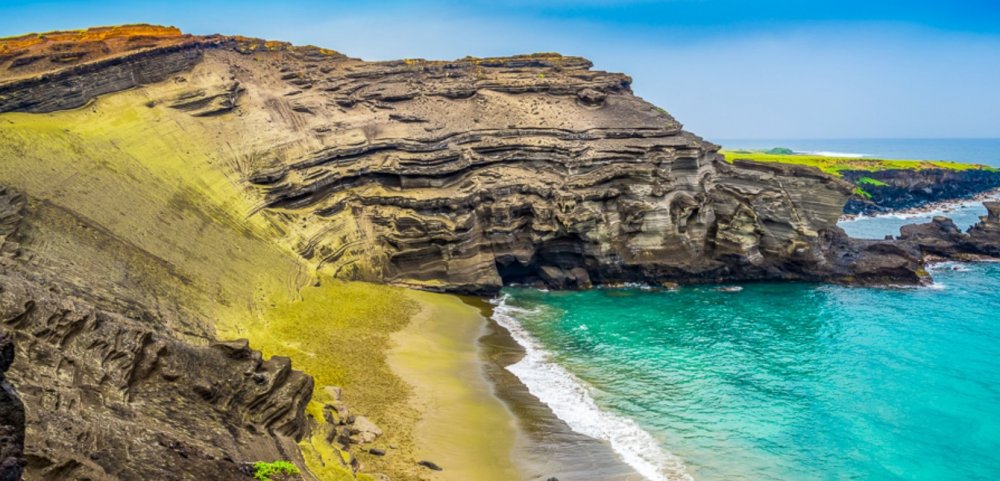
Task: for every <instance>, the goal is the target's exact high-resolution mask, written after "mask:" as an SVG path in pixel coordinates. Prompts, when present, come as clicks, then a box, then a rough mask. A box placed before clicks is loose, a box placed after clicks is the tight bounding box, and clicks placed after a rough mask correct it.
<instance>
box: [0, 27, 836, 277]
mask: <svg viewBox="0 0 1000 481" xmlns="http://www.w3.org/2000/svg"><path fill="white" fill-rule="evenodd" d="M178 35H179V34H175V33H172V32H171V33H169V35H163V36H162V37H155V36H152V37H150V36H147V38H145V39H144V40H143V42H144V43H142V44H141V45H142V46H143V47H142V48H139V49H135V50H132V49H129V48H126V49H124V50H121V51H116V50H115V48H114V46H113V45H112V46H109V47H108V49H107V50H109V51H110V52H111V53H106V54H105V55H104V56H103V57H101V58H98V59H96V60H93V61H90V62H83V61H81V63H70V65H68V66H66V67H64V68H62V69H58V70H55V71H46V72H45V73H43V74H41V76H27V77H26V76H25V75H23V74H18V73H17V72H18V69H20V68H24V67H23V66H15V63H16V61H15V60H16V58H19V57H15V60H12V61H10V62H8V63H7V64H6V66H3V65H0V69H3V68H4V67H5V68H6V71H7V72H8V73H7V75H8V76H10V77H11V80H9V81H7V82H5V83H3V84H2V85H0V94H2V95H3V97H2V98H0V111H28V112H46V111H50V110H53V109H57V108H65V107H70V106H76V105H79V104H81V103H83V101H85V100H89V99H91V98H93V97H94V96H96V95H97V94H101V93H105V92H107V91H110V90H115V89H124V88H131V87H135V86H137V85H146V87H144V88H143V89H142V91H141V92H142V94H143V95H141V96H139V95H133V97H135V100H134V101H136V102H140V97H145V99H146V100H144V101H141V103H142V105H144V107H142V108H145V109H152V110H156V111H160V114H159V115H161V116H165V117H167V118H169V119H170V120H171V121H175V122H178V123H182V124H184V125H185V128H187V127H188V126H189V127H190V128H192V129H201V130H206V129H216V128H218V129H219V136H218V137H217V138H215V139H212V140H211V141H212V142H218V143H219V144H220V145H221V144H228V146H229V148H230V149H231V151H230V152H227V155H228V156H229V158H227V159H225V164H228V165H225V164H224V165H219V166H216V167H215V168H217V169H221V170H226V171H227V177H228V180H229V181H231V182H237V183H239V184H240V186H241V188H243V189H245V190H246V191H247V192H248V195H251V196H254V197H255V198H256V199H257V200H256V206H255V207H254V209H253V211H252V212H248V213H247V215H253V216H258V217H260V218H263V219H267V222H269V223H270V224H271V225H272V226H274V227H275V228H276V229H279V230H280V231H281V232H282V235H283V240H284V242H286V243H287V244H288V245H289V246H290V247H291V248H293V249H295V250H296V251H297V252H299V253H300V254H301V255H302V256H303V257H305V258H307V259H309V260H310V261H312V262H313V263H315V265H318V266H320V267H321V269H322V270H323V272H325V273H326V274H328V275H332V276H335V277H340V278H346V279H360V280H370V281H380V282H392V283H399V284H404V285H411V286H419V287H423V288H428V289H439V290H450V291H462V292H477V293H478V292H491V291H495V290H497V289H498V288H499V287H500V286H501V285H503V284H504V283H513V282H543V283H545V284H548V285H550V286H553V287H563V288H565V287H586V286H589V285H591V284H593V283H616V282H627V281H636V282H658V281H682V282H700V281H723V280H739V279H764V278H780V279H828V278H832V277H841V276H842V275H843V274H844V273H845V272H846V270H847V269H846V268H844V266H834V265H833V262H835V261H836V260H837V259H836V258H831V257H830V256H828V255H827V254H826V253H825V251H824V247H823V246H824V240H823V237H824V235H825V233H834V232H835V231H836V227H835V222H836V220H837V218H838V216H839V215H840V213H841V211H842V207H843V205H844V203H845V202H846V201H847V198H848V196H849V195H850V191H851V189H850V186H849V185H848V184H846V183H844V182H841V181H839V180H836V179H833V178H831V177H829V176H826V175H823V174H820V173H818V172H815V171H811V170H808V169H805V168H795V167H787V166H774V165H770V166H764V165H757V164H752V163H748V162H740V163H736V164H735V165H731V164H727V163H725V162H723V161H722V159H721V157H720V156H719V155H718V154H717V153H716V152H717V150H718V147H717V146H715V145H712V144H711V143H708V142H705V141H704V140H702V139H701V138H699V137H697V136H695V135H693V134H691V133H688V132H686V131H684V130H682V127H681V125H680V124H679V123H678V122H677V121H676V120H675V119H673V118H672V117H671V116H670V115H668V114H667V113H666V112H664V111H663V110H661V109H658V108H656V107H654V106H653V105H650V104H649V103H647V102H644V101H643V100H642V99H640V98H638V97H635V96H634V95H632V92H631V90H630V88H629V85H630V82H631V80H630V79H629V78H628V77H627V76H624V75H621V74H614V73H607V72H601V71H594V70H591V68H590V67H591V64H590V62H588V61H586V60H584V59H581V58H574V57H563V56H560V55H557V54H536V55H530V56H522V57H510V58H499V59H476V58H465V59H461V60H457V61H453V62H431V61H424V60H405V61H397V62H363V61H360V60H356V59H350V58H347V57H345V56H343V55H340V54H337V53H335V52H331V51H326V50H322V49H317V48H309V47H306V48H300V47H291V46H288V45H287V44H280V43H274V42H263V41H256V40H252V39H242V38H236V37H221V36H213V37H191V36H178ZM105 42H110V40H105ZM118 43H119V44H124V45H126V46H127V45H129V44H130V43H131V41H120V40H119V41H118ZM57 45H61V44H57ZM32 49H33V50H32V51H31V52H32V53H33V54H34V55H35V56H38V55H41V54H40V53H38V52H45V51H48V50H45V47H44V44H42V46H39V45H34V46H33V47H32ZM48 49H49V50H54V49H56V46H55V45H50V46H49V47H48ZM67 49H69V48H68V47H67V48H62V47H60V49H58V50H59V51H60V55H62V54H63V53H65V52H64V50H67ZM58 58H60V59H62V58H64V57H58ZM85 58H86V57H84V59H85ZM50 62H51V61H50ZM50 70H51V69H50ZM168 77H169V79H168ZM56 79H65V81H62V80H58V81H56ZM97 79H100V81H98V80H97ZM121 79H127V80H121ZM92 85H100V87H84V86H92ZM95 107H96V108H97V109H100V108H101V106H100V105H99V104H98V105H97V106H95ZM136 107H138V106H136ZM219 116H224V118H225V120H224V123H225V125H224V126H221V125H218V124H217V123H205V122H212V120H202V121H199V120H198V119H199V118H205V117H219ZM185 117H186V118H185ZM233 131H241V132H243V134H242V135H228V134H227V133H226V132H233ZM247 133H252V136H253V137H252V138H248V134H247ZM831 235H832V234H831Z"/></svg>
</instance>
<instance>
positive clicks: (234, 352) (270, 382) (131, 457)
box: [0, 190, 312, 481]
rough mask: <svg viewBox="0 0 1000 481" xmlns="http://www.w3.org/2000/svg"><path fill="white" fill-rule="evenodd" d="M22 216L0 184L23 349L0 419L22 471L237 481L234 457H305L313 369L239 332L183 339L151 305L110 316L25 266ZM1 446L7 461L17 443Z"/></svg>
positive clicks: (55, 278) (4, 315)
mask: <svg viewBox="0 0 1000 481" xmlns="http://www.w3.org/2000/svg"><path fill="white" fill-rule="evenodd" d="M30 215H31V207H30V206H28V205H27V203H26V202H25V200H24V199H23V198H22V197H21V196H19V195H17V194H15V193H13V192H11V191H9V190H0V243H2V246H0V252H2V253H3V255H0V326H2V328H3V329H4V330H6V331H8V332H10V333H11V335H12V336H13V337H14V339H15V340H16V342H17V346H18V350H19V353H18V358H17V361H16V362H14V363H13V365H12V366H11V367H10V369H9V371H8V372H7V373H6V379H5V380H4V381H3V382H2V389H0V424H4V425H6V423H8V422H10V420H12V419H13V420H14V422H13V423H11V424H10V426H8V427H0V430H3V432H0V441H8V440H15V441H16V440H25V446H24V453H25V458H26V459H27V460H28V462H27V466H26V468H25V476H26V477H27V478H28V479H46V480H82V479H91V480H111V479H176V480H192V481H194V480H199V481H200V480H205V479H241V478H242V477H243V476H244V474H243V473H242V472H241V471H240V465H239V463H238V461H257V460H260V459H289V458H291V459H292V460H298V461H299V464H301V459H300V458H298V454H297V453H298V449H297V446H296V444H295V443H296V441H297V440H299V439H301V438H302V437H303V436H305V435H306V434H307V432H308V429H309V426H308V423H307V422H306V417H305V414H304V408H305V405H306V404H307V403H308V402H309V399H310V396H311V392H312V378H311V377H309V376H306V375H304V374H302V373H301V372H298V371H294V370H292V369H291V362H290V361H289V360H288V359H287V358H281V357H273V358H271V359H270V360H267V361H264V360H263V359H262V358H261V354H260V353H259V352H258V351H253V350H251V349H250V348H249V347H248V345H247V343H246V341H233V342H227V343H212V342H209V341H207V340H201V341H200V342H198V343H192V342H191V340H190V339H182V338H181V337H180V335H179V333H176V332H173V331H172V330H171V329H169V328H167V327H166V323H164V321H163V320H162V319H160V318H159V317H158V315H157V314H154V311H152V310H149V309H147V310H145V312H143V313H142V314H141V315H138V316H136V311H134V310H133V309H134V308H135V307H136V306H134V305H133V306H132V308H133V309H127V310H126V312H124V313H123V312H117V310H116V308H115V307H114V306H115V304H103V303H102V304H101V305H98V304H96V303H95V302H94V301H93V300H92V299H93V294H94V293H92V292H86V291H81V290H80V289H79V287H77V286H74V285H71V284H66V283H65V282H64V281H63V279H61V278H60V276H59V275H58V274H57V273H58V272H59V271H58V270H57V269H55V270H53V267H58V266H50V265H47V264H45V263H34V264H31V265H28V264H27V263H26V261H25V260H24V255H23V253H21V252H19V248H18V246H17V244H16V243H15V240H16V239H19V238H20V236H21V235H22V234H21V232H20V230H21V229H20V226H21V224H23V223H24V222H23V220H24V219H26V218H27V217H28V216H30ZM165 307H167V306H161V310H164V309H163V308H165ZM7 340H8V338H6V337H0V367H3V368H6V367H7V365H9V364H10V362H9V361H10V359H11V353H12V351H11V347H10V344H9V343H5V342H6V341H7ZM7 381H10V382H11V383H13V384H14V385H16V386H17V387H18V391H19V392H20V395H21V399H22V400H23V402H24V404H25V405H26V406H27V407H28V409H27V418H26V420H24V419H23V418H22V419H20V420H19V421H18V419H17V412H18V408H17V405H16V397H12V396H13V392H12V391H11V390H10V385H9V384H7ZM22 416H23V414H22ZM11 426H12V427H11ZM24 429H26V436H25V435H24V433H23V431H22V430H24ZM0 451H2V452H3V454H4V455H5V456H9V457H11V459H14V460H15V461H16V458H17V452H16V451H15V450H14V449H13V448H9V447H0ZM15 461H10V462H7V461H5V462H7V463H8V464H7V465H9V463H13V462H15ZM5 466H6V465H5ZM3 479H6V478H3Z"/></svg>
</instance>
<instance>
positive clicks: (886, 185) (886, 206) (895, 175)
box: [841, 168, 1000, 215]
mask: <svg viewBox="0 0 1000 481" xmlns="http://www.w3.org/2000/svg"><path fill="white" fill-rule="evenodd" d="M841 175H843V177H844V180H847V181H848V182H851V183H853V184H855V185H858V186H859V187H860V188H862V189H863V195H855V196H854V197H852V198H851V199H849V200H848V201H847V204H845V205H844V213H845V214H849V215H857V214H863V215H878V214H884V213H890V212H895V211H901V210H909V209H919V208H922V207H926V206H929V205H934V204H937V203H941V202H954V201H960V200H963V199H970V198H973V197H976V196H978V195H981V194H984V193H988V192H993V191H996V190H997V189H1000V171H997V170H996V169H969V170H952V169H940V168H931V169H912V170H908V169H890V170H883V171H876V172H868V171H856V170H846V171H841Z"/></svg>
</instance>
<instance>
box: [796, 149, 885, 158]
mask: <svg viewBox="0 0 1000 481" xmlns="http://www.w3.org/2000/svg"><path fill="white" fill-rule="evenodd" d="M795 153H797V154H807V155H818V156H820V157H841V158H845V159H861V158H864V157H868V154H857V153H854V152H828V151H825V150H818V151H808V152H798V151H796V152H795Z"/></svg>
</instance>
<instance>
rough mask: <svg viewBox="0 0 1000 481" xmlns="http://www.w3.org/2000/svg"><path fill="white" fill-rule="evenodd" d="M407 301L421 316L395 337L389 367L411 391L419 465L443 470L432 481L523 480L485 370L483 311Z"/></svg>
mask: <svg viewBox="0 0 1000 481" xmlns="http://www.w3.org/2000/svg"><path fill="white" fill-rule="evenodd" d="M408 294H409V296H410V297H411V298H412V299H413V300H414V301H415V302H417V303H418V304H419V305H420V306H422V309H421V311H420V313H419V314H417V315H416V316H414V317H413V319H412V322H411V323H410V324H409V325H408V326H407V327H406V328H405V329H403V330H402V331H399V332H397V333H396V334H394V335H393V336H392V340H393V348H392V350H391V351H390V352H389V364H390V366H391V367H392V370H393V372H395V373H396V374H397V375H398V376H399V377H400V378H401V379H404V380H406V381H408V382H409V383H410V384H411V385H412V388H413V395H412V397H411V398H410V401H409V402H410V406H411V408H412V409H411V411H412V412H415V413H418V414H419V420H418V421H417V424H416V430H415V433H414V443H413V446H414V447H415V449H414V452H413V455H414V457H415V459H427V460H431V461H433V462H435V463H437V464H438V465H440V466H441V467H443V468H444V471H442V472H440V473H435V477H434V479H436V480H440V481H464V480H472V479H474V480H477V481H506V480H510V479H520V478H522V476H521V474H520V473H518V472H517V470H516V469H515V467H514V464H513V463H512V461H511V453H512V450H513V448H514V440H515V438H516V434H517V427H516V425H515V419H514V417H513V415H512V414H511V413H510V412H509V411H508V410H507V409H506V407H505V406H504V405H503V403H502V402H501V401H500V400H499V399H497V398H496V397H495V396H494V395H493V388H492V386H491V385H490V384H489V382H488V381H487V380H486V378H485V377H484V375H483V371H482V362H483V361H482V359H481V357H480V356H481V353H480V350H479V347H478V339H479V338H480V337H481V336H482V335H483V334H484V333H485V326H486V322H487V320H486V318H485V317H484V315H483V310H482V306H477V305H474V304H475V301H467V300H463V299H461V298H459V297H456V296H443V295H440V294H433V293H428V292H419V291H410V292H408ZM480 302H481V301H480ZM407 479H411V478H407Z"/></svg>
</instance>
